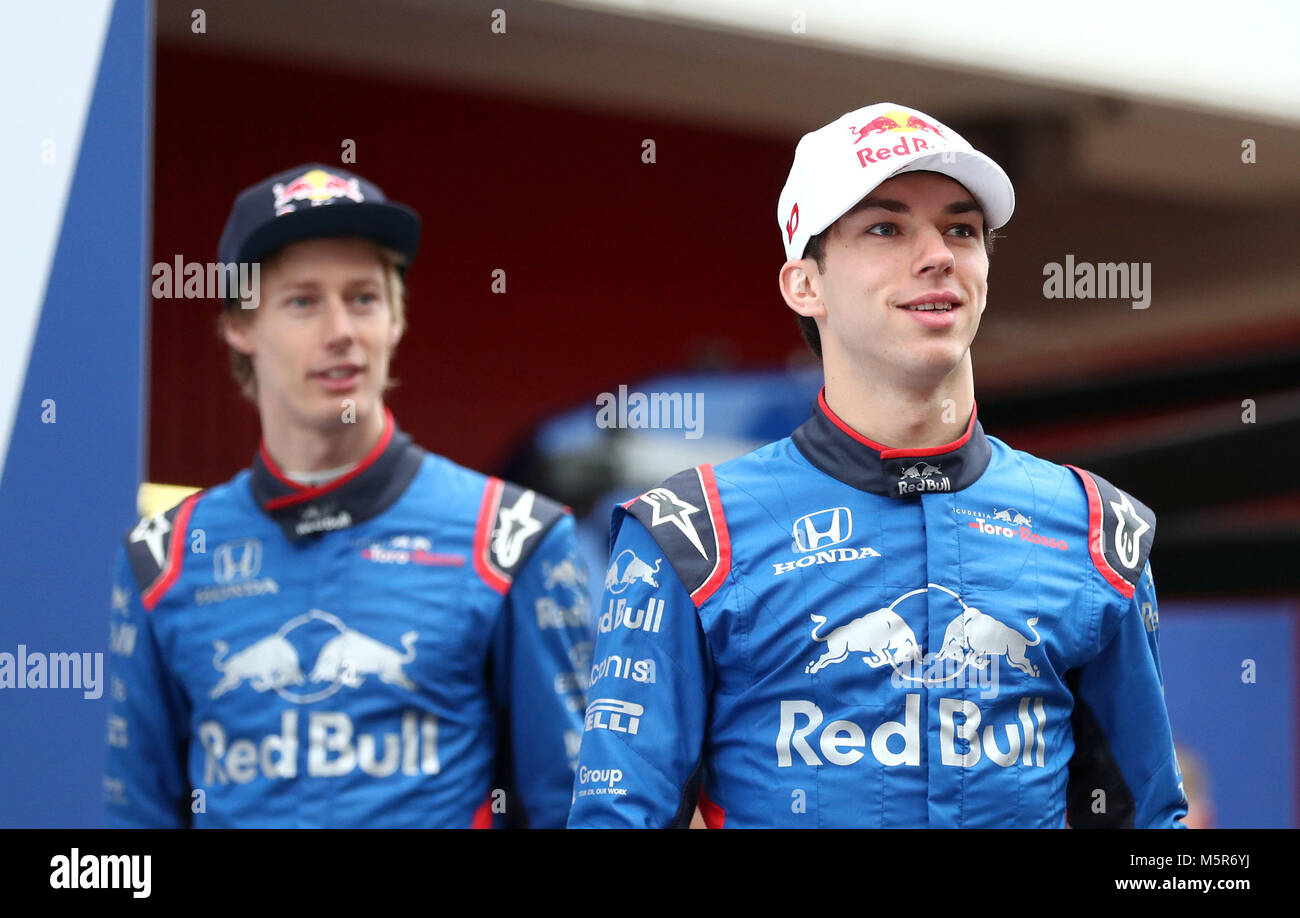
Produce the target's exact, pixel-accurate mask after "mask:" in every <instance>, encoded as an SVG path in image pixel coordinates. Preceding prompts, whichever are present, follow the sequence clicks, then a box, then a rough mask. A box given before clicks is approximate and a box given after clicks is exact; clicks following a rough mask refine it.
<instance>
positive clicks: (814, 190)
mask: <svg viewBox="0 0 1300 918" xmlns="http://www.w3.org/2000/svg"><path fill="white" fill-rule="evenodd" d="M1014 201H1015V199H1014V193H1013V191H1012V187H1011V182H1010V180H1009V179H1008V178H1007V176H1006V174H1005V173H1004V172H1003V171H1002V169H1001V168H1000V167H998V165H997V164H996V163H994V162H993V161H992V160H991V159H989V158H988V157H986V156H984V155H983V154H981V153H979V152H978V151H976V150H974V149H973V148H972V147H971V146H970V144H968V143H967V142H966V141H965V140H963V139H962V138H961V137H960V136H959V135H958V134H957V133H956V132H955V131H953V130H952V129H951V128H949V127H947V126H946V125H944V124H942V123H940V122H939V121H937V120H936V119H934V118H932V117H930V116H928V115H925V114H922V113H920V112H917V111H914V110H911V109H907V108H904V107H903V106H901V105H897V104H895V103H881V104H877V105H872V106H868V107H866V108H863V109H859V110H857V111H854V112H850V113H849V114H847V115H844V116H843V117H842V118H840V119H838V120H836V121H834V122H832V123H831V124H829V125H827V126H825V127H823V128H821V129H819V130H817V131H814V132H812V133H810V134H808V135H806V136H805V137H804V138H803V139H802V140H801V141H800V142H799V145H798V147H797V149H796V151H795V159H794V165H793V166H792V168H791V170H790V176H789V178H788V180H787V182H786V186H785V189H784V190H783V191H782V193H781V198H780V204H779V208H778V221H779V224H780V227H781V233H782V242H783V243H784V245H785V250H786V259H787V260H786V262H785V264H784V265H783V266H782V268H781V272H780V286H781V292H782V295H783V297H784V299H785V301H786V304H787V305H788V306H789V307H790V308H791V309H792V310H794V312H795V313H796V314H797V315H798V316H799V319H800V324H801V326H802V328H803V330H804V334H805V337H806V338H807V339H808V342H809V344H810V345H811V346H812V347H813V350H814V351H815V352H817V353H818V354H819V356H820V357H821V358H822V361H823V364H824V367H825V378H826V385H825V388H824V389H823V390H822V392H821V394H820V395H819V397H818V400H817V405H816V406H815V408H814V410H813V414H812V417H811V418H810V419H809V420H808V421H807V422H806V423H805V424H804V425H802V426H801V427H800V428H799V429H798V430H796V431H795V432H794V433H793V434H792V435H791V436H790V437H789V438H787V439H784V440H781V441H779V442H777V443H773V444H769V445H768V446H765V447H763V448H761V449H759V450H756V451H755V452H753V453H750V454H749V455H747V456H743V457H741V458H739V459H736V460H734V461H732V462H728V463H725V464H723V465H721V466H718V467H717V468H716V469H715V468H713V467H711V466H708V465H703V466H699V467H697V468H694V469H689V470H687V471H684V472H681V473H679V474H677V475H674V476H673V477H672V478H669V479H668V480H667V481H665V482H664V483H663V484H662V485H660V486H659V487H656V488H652V489H651V490H649V491H647V492H646V493H645V494H643V495H641V496H640V497H638V498H636V499H635V500H633V501H630V502H629V503H628V504H626V505H624V506H623V507H621V508H618V509H617V510H616V511H615V514H614V521H613V530H614V532H613V552H612V555H613V557H614V558H615V559H616V560H615V563H616V564H618V563H619V562H618V559H620V558H623V559H625V560H626V562H627V566H628V567H629V569H631V568H632V566H633V564H634V561H640V562H642V564H643V565H644V569H645V570H651V571H655V572H656V574H655V575H654V576H652V577H640V578H635V579H633V582H631V583H627V582H625V580H626V579H627V578H622V579H619V578H615V581H616V582H613V583H612V584H611V586H610V587H608V588H607V589H606V594H605V596H604V597H603V599H602V604H601V610H600V611H601V612H602V613H603V614H602V615H601V617H600V619H599V624H598V631H599V634H598V638H597V643H596V653H595V659H596V661H597V662H596V665H595V666H594V667H593V671H592V681H591V685H590V690H589V693H588V698H589V699H590V703H589V706H588V709H587V713H586V719H585V724H584V727H585V733H584V739H583V745H582V751H581V761H580V767H579V770H578V781H577V784H576V785H575V804H574V808H573V810H572V812H571V814H570V818H569V825H570V826H666V825H681V824H684V823H685V822H686V821H688V820H689V818H690V815H691V813H692V811H693V810H694V809H695V807H696V806H698V807H699V809H700V811H701V813H702V814H703V816H704V819H705V822H706V823H707V824H708V825H710V826H714V827H758V826H781V827H823V826H842V827H894V826H899V827H904V826H907V827H918V826H922V827H923V826H948V827H953V826H958V827H964V826H1007V827H1016V826H1023V827H1059V826H1064V825H1067V824H1069V825H1074V826H1177V825H1181V823H1180V822H1179V820H1180V818H1181V817H1182V815H1183V814H1184V813H1185V811H1186V803H1185V801H1184V799H1183V794H1182V790H1181V777H1180V775H1179V771H1178V765H1177V761H1176V758H1175V756H1174V747H1173V739H1172V735H1171V731H1170V726H1169V719H1168V714H1167V712H1166V710H1165V705H1164V699H1163V688H1162V685H1163V678H1162V675H1161V672H1160V663H1159V655H1158V651H1157V643H1156V631H1157V622H1158V615H1157V612H1156V598H1155V588H1154V583H1153V581H1152V579H1151V570H1150V566H1149V565H1148V564H1147V556H1148V554H1149V552H1150V549H1151V541H1152V536H1153V534H1154V526H1155V517H1154V514H1152V513H1151V511H1150V510H1149V509H1147V508H1146V507H1145V506H1144V505H1142V504H1141V503H1139V502H1138V501H1137V500H1135V499H1134V498H1132V497H1131V496H1129V495H1128V494H1126V493H1124V492H1123V491H1121V490H1119V489H1118V488H1115V487H1114V486H1112V485H1111V484H1109V483H1108V482H1106V481H1105V480H1103V479H1101V478H1099V477H1097V476H1095V475H1092V474H1091V473H1089V472H1086V471H1084V470H1082V469H1075V468H1073V467H1070V468H1067V467H1063V466H1058V465H1054V464H1052V463H1049V462H1045V461H1043V460H1041V459H1037V458H1035V457H1033V456H1030V455H1028V454H1026V453H1021V452H1016V451H1014V450H1012V449H1011V448H1009V447H1008V446H1006V445H1005V444H1004V443H1002V442H1000V441H999V440H997V439H994V438H992V437H988V436H986V435H985V434H984V431H983V429H982V427H981V425H980V423H979V421H978V420H977V419H976V409H975V399H974V383H973V377H972V373H971V362H970V344H971V341H972V340H973V338H974V336H975V332H976V330H977V328H978V326H979V320H980V316H981V314H982V313H983V311H984V307H985V299H986V294H987V278H988V255H987V251H986V248H985V246H986V241H987V239H988V233H989V231H990V230H992V229H996V228H997V227H1000V226H1002V225H1003V224H1005V223H1006V222H1007V221H1008V220H1009V219H1010V217H1011V213H1012V210H1013V208H1014ZM663 562H666V563H663ZM635 569H636V570H642V567H639V566H638V567H636V568H635Z"/></svg>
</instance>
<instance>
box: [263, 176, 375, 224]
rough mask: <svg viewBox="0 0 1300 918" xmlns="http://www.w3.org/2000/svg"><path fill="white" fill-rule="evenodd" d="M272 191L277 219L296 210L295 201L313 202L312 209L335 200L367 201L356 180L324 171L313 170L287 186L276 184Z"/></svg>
mask: <svg viewBox="0 0 1300 918" xmlns="http://www.w3.org/2000/svg"><path fill="white" fill-rule="evenodd" d="M271 191H272V193H273V194H274V195H275V215H276V216H277V217H279V216H282V215H284V214H287V213H291V212H293V211H294V210H296V209H297V207H296V205H295V204H294V203H293V202H294V201H311V206H312V207H318V206H320V205H321V204H328V203H330V202H331V201H333V200H334V199H335V198H348V199H350V200H353V201H356V202H357V203H358V204H360V203H361V202H362V201H364V200H365V197H364V196H363V195H362V194H361V185H360V183H359V182H358V181H357V180H356V179H354V178H351V179H350V178H343V177H342V176H339V175H334V174H333V173H332V172H326V171H325V170H324V169H311V170H309V171H307V172H304V173H303V174H302V175H300V176H298V177H297V178H296V179H294V180H293V181H291V182H289V183H287V184H283V185H282V184H280V183H279V182H276V183H275V184H274V185H272V186H271Z"/></svg>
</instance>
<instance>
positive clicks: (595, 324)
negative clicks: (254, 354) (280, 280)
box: [148, 44, 803, 485]
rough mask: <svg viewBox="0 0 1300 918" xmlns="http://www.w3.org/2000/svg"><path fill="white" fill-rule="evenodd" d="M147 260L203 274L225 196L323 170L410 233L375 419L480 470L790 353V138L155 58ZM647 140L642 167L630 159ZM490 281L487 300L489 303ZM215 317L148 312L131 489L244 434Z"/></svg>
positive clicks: (202, 309)
mask: <svg viewBox="0 0 1300 918" xmlns="http://www.w3.org/2000/svg"><path fill="white" fill-rule="evenodd" d="M156 76H157V83H156V87H157V88H156V92H157V101H156V115H157V118H156V122H157V123H156V130H155V159H154V260H155V261H167V262H171V261H172V260H173V258H174V257H175V255H176V254H177V253H180V254H181V255H183V256H184V257H185V259H186V260H187V261H203V262H207V261H215V260H216V249H217V240H218V238H219V237H220V235H221V229H222V226H223V225H224V223H225V219H226V215H227V213H228V209H229V207H230V203H231V201H232V200H233V198H234V196H235V194H236V193H237V192H238V191H240V190H241V189H242V188H244V187H246V186H248V185H251V184H253V183H254V182H256V181H259V180H261V179H263V178H265V177H267V176H269V175H270V174H272V173H273V172H276V171H278V170H281V169H285V168H289V167H292V166H294V165H296V164H299V163H303V162H307V161H310V160H319V161H321V162H325V163H338V162H339V152H340V144H341V142H342V141H343V140H344V139H345V138H351V139H353V140H355V141H356V144H357V162H356V165H355V166H352V165H349V166H347V168H349V169H355V171H357V172H359V173H360V174H362V175H364V176H366V177H367V178H369V179H371V180H372V181H374V182H376V183H377V184H379V185H380V186H381V187H382V188H383V189H384V191H385V193H386V194H388V195H389V197H391V198H393V199H394V200H398V201H402V202H404V203H407V204H410V205H411V206H413V207H414V208H415V209H416V210H418V211H419V212H420V214H421V215H422V217H423V218H424V233H425V235H424V241H423V244H422V248H421V251H420V254H419V256H418V257H417V259H416V261H415V263H414V265H413V266H412V269H411V272H410V274H409V277H408V280H409V285H410V293H409V298H408V302H409V304H410V306H409V312H408V315H409V321H410V326H409V331H408V333H407V335H406V337H405V339H404V340H403V342H402V345H401V347H400V348H399V351H398V356H397V360H396V362H395V365H394V375H395V376H396V377H397V378H398V379H399V380H400V381H401V385H400V387H399V388H398V389H396V390H394V391H393V392H392V393H391V394H390V398H389V404H390V405H391V406H392V408H393V411H394V413H395V414H396V415H397V418H398V421H399V423H401V424H402V426H403V427H405V428H406V429H407V430H408V431H410V432H411V433H412V434H413V435H414V436H415V438H416V440H417V442H419V443H421V444H422V445H424V446H425V447H427V448H429V449H432V450H434V451H436V452H440V453H443V454H444V455H447V456H450V457H451V458H453V459H455V460H456V461H458V462H462V463H465V464H468V465H471V466H474V467H478V468H480V469H483V470H485V471H488V470H492V469H493V467H494V466H495V465H496V464H497V463H499V462H500V461H501V460H502V459H504V458H505V456H506V455H508V453H509V452H510V450H511V448H512V447H513V445H514V444H515V443H517V442H518V440H519V438H521V437H523V436H524V435H525V434H526V433H527V432H528V430H529V429H530V427H531V426H532V425H533V424H534V423H535V422H537V421H538V420H539V419H541V418H543V417H545V416H546V415H548V414H549V413H550V412H552V411H554V410H556V409H559V408H563V407H566V406H570V405H572V404H574V403H575V402H580V401H584V400H589V399H590V400H592V401H593V408H592V410H593V417H594V411H595V406H594V397H595V394H596V393H598V392H600V391H602V390H608V389H612V388H613V387H615V386H617V385H618V384H619V383H629V384H631V383H635V382H636V381H637V380H638V379H639V378H641V377H644V376H646V375H648V374H653V373H657V372H661V371H666V370H672V369H677V368H681V367H684V366H689V365H692V364H694V363H696V362H698V361H699V360H700V359H701V356H702V355H710V356H711V358H712V359H716V358H717V357H718V356H719V355H721V356H722V358H723V359H724V360H725V361H727V362H728V363H729V365H733V366H742V367H749V366H759V365H768V364H772V363H782V362H784V360H785V359H786V357H787V356H788V355H789V354H790V352H791V351H796V350H800V349H802V347H803V345H802V342H801V341H800V340H799V338H798V332H797V330H796V328H795V325H794V320H793V318H792V316H791V315H790V313H789V311H788V310H787V309H786V308H785V306H784V304H783V303H782V301H781V299H780V296H779V294H778V293H777V286H776V275H777V270H778V269H779V267H780V265H781V262H782V260H783V256H782V252H781V247H780V241H779V232H778V229H777V226H776V220H775V210H776V200H777V195H778V193H779V191H780V189H781V184H782V183H783V181H784V179H785V174H786V171H787V169H788V168H789V163H790V157H791V156H792V152H793V144H794V141H795V140H796V139H797V138H795V137H791V138H790V139H789V142H782V143H773V142H771V141H768V140H761V141H760V140H755V139H752V138H750V137H747V136H742V135H735V134H727V133H724V132H721V131H708V132H706V131H702V130H699V129H696V128H693V127H685V126H681V125H676V124H672V123H665V122H662V121H650V120H646V119H643V118H639V117H636V116H634V115H629V116H625V117H612V116H605V115H596V114H592V113H590V112H587V111H583V110H578V109H572V108H564V107H561V106H553V105H539V104H531V103H524V102H519V101H515V100H512V99H507V98H497V97H492V96H487V95H479V94H472V93H468V92H459V91H450V90H433V89H428V88H423V87H413V86H409V85H405V84H402V83H397V82H387V81H384V80H379V79H374V78H372V77H369V76H364V75H362V76H358V75H356V74H351V73H336V72H330V71H328V70H314V69H308V68H305V67H298V66H287V65H281V64H270V63H267V62H266V61H263V60H260V59H247V60H246V59H241V58H235V57H228V56H225V55H211V54H198V53H194V52H193V51H191V50H189V49H188V48H186V49H185V50H183V51H182V50H178V49H176V48H175V47H174V46H168V45H165V44H164V45H160V46H159V49H158V60H157V71H156ZM644 138H652V139H653V140H654V141H655V143H656V146H657V160H658V161H657V162H656V163H655V164H653V165H647V164H643V163H642V162H641V142H642V140H643V139H644ZM495 268H504V269H505V271H506V272H507V293H506V294H505V295H500V294H497V295H494V294H492V293H491V290H490V284H491V272H492V270H493V269H495ZM218 312H219V306H218V304H217V303H216V302H215V301H200V300H183V299H175V300H156V301H154V303H153V319H152V346H151V349H150V350H151V355H152V372H151V378H150V385H149V391H150V407H149V420H150V436H149V457H150V458H149V465H148V470H149V475H150V477H151V478H152V479H153V480H155V481H166V482H174V483H180V484H194V485H210V484H215V483H217V482H220V481H223V480H225V479H226V478H228V477H230V476H231V475H232V474H233V473H234V472H235V471H237V470H238V469H239V468H240V467H242V466H245V465H247V464H248V462H249V460H250V459H251V457H252V453H253V451H254V449H255V448H256V445H257V438H258V424H257V417H256V414H255V412H254V411H253V409H252V408H251V406H249V405H248V404H247V403H246V402H244V401H243V400H242V399H241V398H240V397H239V395H238V394H237V392H236V389H235V386H234V383H233V381H232V380H231V379H230V377H229V373H228V371H227V364H226V352H225V345H224V344H223V343H222V342H221V341H220V340H219V339H218V338H217V335H216V317H217V314H218Z"/></svg>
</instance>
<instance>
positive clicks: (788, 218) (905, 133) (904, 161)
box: [776, 102, 1016, 260]
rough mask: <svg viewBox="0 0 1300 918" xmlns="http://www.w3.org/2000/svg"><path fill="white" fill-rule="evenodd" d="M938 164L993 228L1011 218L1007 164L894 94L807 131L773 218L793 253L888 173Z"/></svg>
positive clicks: (1011, 194) (790, 256) (1013, 198)
mask: <svg viewBox="0 0 1300 918" xmlns="http://www.w3.org/2000/svg"><path fill="white" fill-rule="evenodd" d="M904 172H938V173H941V174H943V175H946V176H948V177H949V178H951V179H954V180H956V181H958V182H961V184H962V185H964V186H965V187H966V190H967V191H969V192H970V193H971V194H972V195H973V196H974V197H975V200H976V201H977V202H979V205H980V207H982V208H983V209H984V219H985V222H986V223H987V224H988V228H989V229H997V228H998V227H1000V226H1002V225H1003V224H1005V223H1006V222H1007V221H1008V220H1010V219H1011V212H1012V211H1013V210H1015V207H1016V193H1015V190H1014V189H1013V188H1012V187H1011V179H1009V178H1007V174H1006V173H1005V172H1003V171H1002V167H1001V166H999V165H998V164H997V163H995V162H994V161H993V160H991V159H989V158H988V157H987V156H985V155H984V154H983V153H981V152H979V151H978V150H976V149H975V148H974V147H972V146H971V145H970V144H969V143H967V142H966V141H965V140H963V139H962V137H961V135H960V134H958V133H957V132H956V131H954V130H953V129H952V128H950V127H948V126H947V125H945V124H942V123H940V122H939V121H938V120H936V119H934V118H931V117H930V116H929V115H926V114H924V113H922V112H918V111H917V110H916V109H912V108H906V107H904V106H902V105H899V104H898V103H896V102H877V103H876V104H875V105H868V106H867V107H866V108H859V109H857V110H856V111H851V112H849V113H848V114H847V115H842V116H841V117H839V118H837V119H836V120H834V121H832V122H831V123H830V124H828V125H826V126H825V127H822V128H818V129H817V130H815V131H813V132H811V133H809V134H804V135H803V138H802V139H801V140H800V141H799V145H798V146H797V147H795V149H794V164H793V165H792V166H791V167H790V175H789V176H788V177H787V178H786V180H785V187H784V188H782V189H781V200H780V202H779V203H778V204H777V210H776V219H777V223H778V224H779V225H780V227H781V242H782V243H783V244H784V245H785V255H786V258H787V259H788V260H794V259H798V258H802V257H803V250H804V247H805V246H806V245H807V244H808V240H809V239H811V238H812V237H813V236H816V235H817V234H818V233H820V232H821V231H822V230H824V229H826V227H828V226H830V225H831V224H832V223H834V222H835V221H836V220H838V219H839V218H840V217H842V216H844V214H845V213H847V212H848V211H849V210H850V209H851V208H852V207H853V205H855V204H857V203H858V202H859V201H861V200H862V199H863V198H864V197H866V196H867V194H869V193H870V192H871V190H872V189H874V188H875V187H876V186H877V185H879V184H880V183H881V182H883V181H885V180H886V179H889V178H893V177H894V176H895V175H900V174H902V173H904Z"/></svg>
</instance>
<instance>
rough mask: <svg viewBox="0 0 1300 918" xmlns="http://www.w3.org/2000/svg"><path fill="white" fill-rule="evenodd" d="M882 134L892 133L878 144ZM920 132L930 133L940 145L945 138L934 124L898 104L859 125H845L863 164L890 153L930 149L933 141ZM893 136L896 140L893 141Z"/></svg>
mask: <svg viewBox="0 0 1300 918" xmlns="http://www.w3.org/2000/svg"><path fill="white" fill-rule="evenodd" d="M882 134H892V135H895V137H894V138H890V142H889V143H885V144H881V143H880V141H881V140H883V139H884V138H882V137H880V135H882ZM922 134H928V135H932V137H933V138H935V139H937V141H938V142H939V144H940V145H942V144H944V143H946V140H947V138H945V137H944V135H943V132H942V131H941V130H939V128H938V127H936V126H935V125H933V124H931V123H930V122H929V121H926V120H925V119H924V118H922V117H921V116H920V115H917V114H914V113H911V112H907V111H904V110H903V109H899V108H896V109H892V110H891V111H887V112H885V113H884V114H883V115H878V116H877V117H875V118H872V119H871V120H870V121H868V122H867V123H866V124H863V125H861V126H853V125H851V126H850V127H849V135H850V136H851V137H852V138H853V147H854V150H855V152H856V154H857V157H858V162H859V164H861V165H862V166H864V167H865V166H867V165H868V164H874V163H879V162H882V161H884V160H887V159H890V158H893V157H901V156H911V155H913V154H916V153H924V152H930V151H931V150H932V147H931V143H933V142H934V141H933V140H926V139H925V138H924V137H922V136H921V135H922ZM894 139H897V141H898V142H897V143H894V142H893V140H894ZM864 141H865V142H866V146H863V147H859V146H858V144H861V143H863V142H864Z"/></svg>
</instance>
